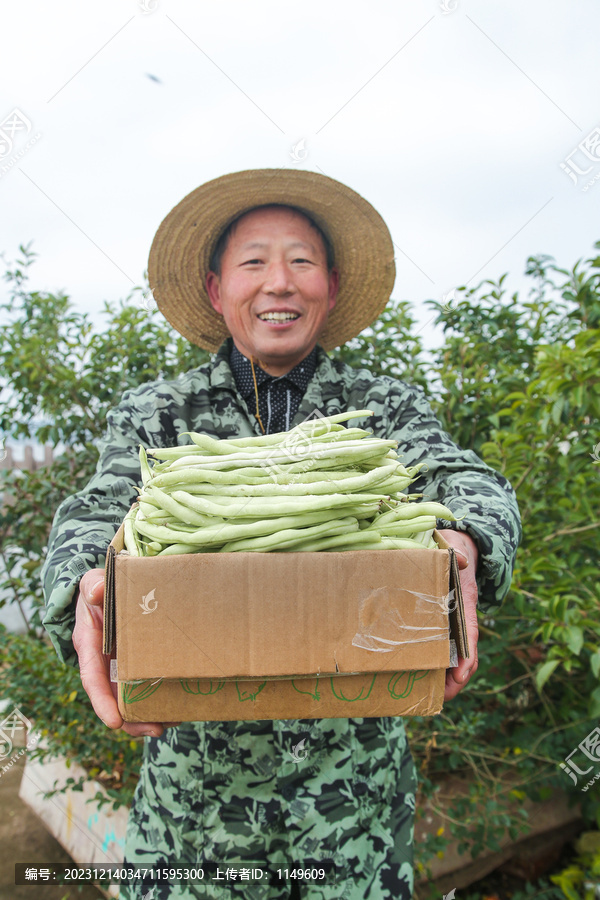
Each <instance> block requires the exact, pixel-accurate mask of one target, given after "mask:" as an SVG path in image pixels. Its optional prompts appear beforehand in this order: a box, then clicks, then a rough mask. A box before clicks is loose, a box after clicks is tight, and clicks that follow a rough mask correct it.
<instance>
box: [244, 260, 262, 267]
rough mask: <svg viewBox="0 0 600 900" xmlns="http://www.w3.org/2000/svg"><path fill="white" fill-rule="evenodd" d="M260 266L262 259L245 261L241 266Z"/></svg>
mask: <svg viewBox="0 0 600 900" xmlns="http://www.w3.org/2000/svg"><path fill="white" fill-rule="evenodd" d="M261 264H262V259H246V260H244V262H243V263H242V265H243V266H260V265H261Z"/></svg>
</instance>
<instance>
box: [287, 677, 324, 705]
mask: <svg viewBox="0 0 600 900" xmlns="http://www.w3.org/2000/svg"><path fill="white" fill-rule="evenodd" d="M302 681H303V682H304V681H310V679H309V678H303V679H302ZM292 687H293V688H294V690H295V691H298V693H299V694H308V695H309V697H312V698H313V700H320V699H321V695H320V693H319V676H318V675H317V680H316V682H315V689H314V691H303V690H302V689H301V688H299V687H296V682H295V680H294V679H293V678H292Z"/></svg>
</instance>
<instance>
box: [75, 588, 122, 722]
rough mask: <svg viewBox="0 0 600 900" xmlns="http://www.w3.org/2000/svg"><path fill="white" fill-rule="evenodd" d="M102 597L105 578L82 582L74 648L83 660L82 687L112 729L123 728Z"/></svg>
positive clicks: (81, 662) (99, 715)
mask: <svg viewBox="0 0 600 900" xmlns="http://www.w3.org/2000/svg"><path fill="white" fill-rule="evenodd" d="M102 595H103V589H102V579H101V578H100V580H99V579H98V578H96V579H93V578H89V579H88V580H87V581H86V583H85V584H84V583H83V579H82V584H81V586H80V594H79V600H78V602H77V608H76V612H75V628H74V630H73V645H74V647H75V650H76V651H77V655H78V657H79V672H80V675H81V683H82V684H83V689H84V690H85V692H86V694H87V695H88V697H89V698H90V701H91V703H92V706H93V708H94V712H95V713H96V715H97V716H98V717H99V718H100V719H102V721H103V722H104V724H105V725H106V726H107V727H108V728H120V727H121V725H122V724H123V719H122V716H121V714H120V713H119V709H118V706H117V703H116V700H115V698H114V696H113V692H112V688H111V684H110V677H109V666H110V661H109V658H108V657H107V656H105V655H104V654H103V653H102V605H101V599H100V598H101V597H102Z"/></svg>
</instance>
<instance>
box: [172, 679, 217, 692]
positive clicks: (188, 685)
mask: <svg viewBox="0 0 600 900" xmlns="http://www.w3.org/2000/svg"><path fill="white" fill-rule="evenodd" d="M179 680H180V682H181V686H182V688H183V689H184V691H185V692H186V694H204V695H205V696H206V695H208V694H216V693H217V691H220V690H221V688H224V687H225V681H224V680H223V679H221V680H220V681H215V682H214V685H215V686H214V687H213V681H212V680H209V679H206V678H203V679H200V678H194V679H186V678H180V679H179ZM206 684H208V689H207V690H202V686H203V685H206Z"/></svg>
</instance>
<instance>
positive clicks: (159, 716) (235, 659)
mask: <svg viewBox="0 0 600 900" xmlns="http://www.w3.org/2000/svg"><path fill="white" fill-rule="evenodd" d="M436 539H437V541H438V545H439V547H440V549H439V550H427V549H425V548H423V549H414V550H361V551H345V552H321V553H291V552H290V553H195V554H184V555H180V556H168V557H161V558H159V557H149V558H136V557H131V556H129V554H127V553H125V552H121V551H123V536H122V528H121V529H120V530H119V532H118V533H117V535H116V536H115V538H114V540H113V541H112V543H111V545H110V547H109V550H108V554H107V566H106V587H105V604H104V652H105V653H107V654H112V655H113V656H114V657H115V658H114V659H113V661H112V666H111V669H112V676H113V680H114V681H116V682H117V683H118V685H119V709H120V711H121V714H122V715H123V718H124V719H125V721H127V722H184V721H226V720H242V719H321V718H337V717H343V718H346V717H355V716H360V717H362V716H365V717H373V716H393V715H402V716H409V715H419V716H426V715H435V714H436V713H438V712H440V710H441V708H442V705H443V697H444V683H445V674H446V669H447V668H448V667H449V666H450V665H451V664H455V662H454V663H451V648H452V645H453V644H456V646H457V647H458V651H459V653H460V655H461V656H463V657H466V656H468V648H467V642H466V630H465V624H464V613H463V606H462V595H461V591H460V580H459V577H458V566H457V563H456V557H455V553H454V551H453V550H452V549H451V548H449V547H448V545H447V544H446V543H445V542H444V541H443V538H442V537H441V535H436ZM451 601H452V602H451ZM115 651H116V652H115Z"/></svg>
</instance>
